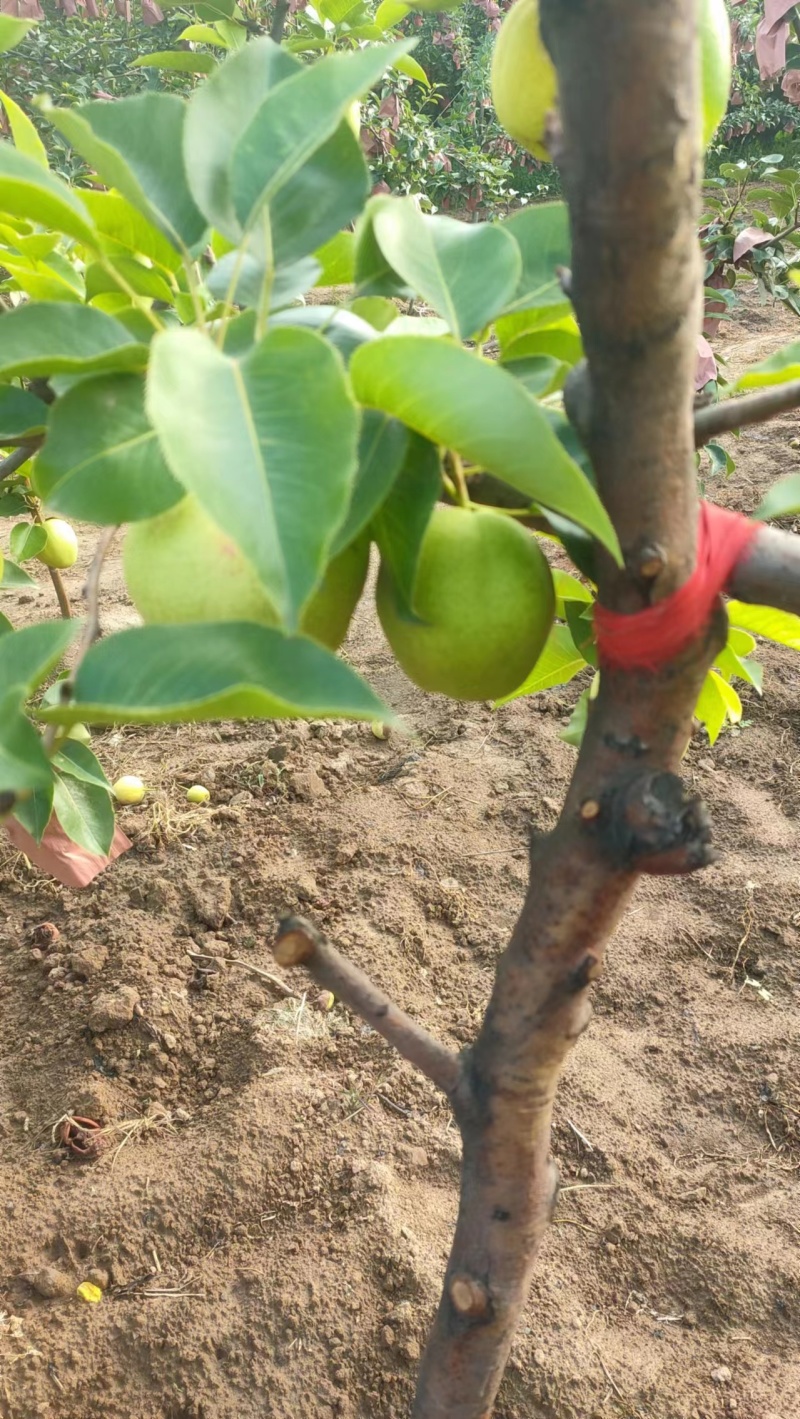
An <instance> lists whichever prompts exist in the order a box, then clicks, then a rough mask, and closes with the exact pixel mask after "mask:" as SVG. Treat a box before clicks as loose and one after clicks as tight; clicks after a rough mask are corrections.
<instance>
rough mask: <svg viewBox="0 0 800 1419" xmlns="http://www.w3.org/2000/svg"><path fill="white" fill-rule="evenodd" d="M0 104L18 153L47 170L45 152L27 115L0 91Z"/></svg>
mask: <svg viewBox="0 0 800 1419" xmlns="http://www.w3.org/2000/svg"><path fill="white" fill-rule="evenodd" d="M0 103H2V105H3V108H4V109H5V111H6V118H7V119H8V126H9V128H10V129H11V136H12V138H13V139H14V147H15V148H16V149H17V152H18V153H24V154H25V156H26V157H28V158H32V159H33V161H34V162H35V163H38V164H39V167H41V168H45V169H46V168H47V166H48V163H47V151H46V149H45V146H44V143H43V142H42V140H41V138H40V137H39V134H38V133H37V131H36V129H35V127H34V125H33V124H32V123H31V120H30V119H29V117H28V115H27V113H25V112H24V110H23V109H21V108H20V106H19V104H18V103H15V102H14V100H13V99H12V98H10V97H9V95H8V94H4V93H3V92H2V91H1V90H0Z"/></svg>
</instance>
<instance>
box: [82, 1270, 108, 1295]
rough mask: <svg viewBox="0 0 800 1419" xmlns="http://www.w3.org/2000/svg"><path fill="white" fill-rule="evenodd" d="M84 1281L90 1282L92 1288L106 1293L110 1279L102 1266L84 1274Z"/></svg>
mask: <svg viewBox="0 0 800 1419" xmlns="http://www.w3.org/2000/svg"><path fill="white" fill-rule="evenodd" d="M86 1280H87V1281H91V1283H92V1285H93V1286H98V1287H99V1288H100V1290H101V1291H107V1290H108V1288H109V1286H110V1284H111V1277H110V1276H109V1274H108V1272H107V1271H106V1269H105V1267H104V1266H93V1267H92V1269H91V1271H88V1272H87V1273H86Z"/></svg>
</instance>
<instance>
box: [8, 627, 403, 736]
mask: <svg viewBox="0 0 800 1419" xmlns="http://www.w3.org/2000/svg"><path fill="white" fill-rule="evenodd" d="M0 646H2V640H0ZM41 716H42V718H44V719H48V720H53V719H54V720H56V721H57V722H59V723H62V724H74V723H76V722H77V721H78V720H81V721H84V722H86V721H89V722H90V723H92V724H114V723H117V722H119V721H122V722H123V723H126V724H155V723H169V724H173V723H178V722H187V721H197V720H217V719H269V718H276V719H296V718H302V717H308V718H311V719H317V718H321V717H323V716H325V717H327V716H331V717H334V718H342V719H366V720H376V719H377V720H386V719H387V718H388V719H390V720H391V718H392V715H391V711H389V710H387V707H386V706H385V705H384V704H382V703H381V701H380V700H379V699H378V697H377V696H376V695H375V694H374V693H373V691H372V690H371V689H370V688H369V686H368V685H366V684H365V683H364V681H363V680H362V679H361V678H360V677H359V676H358V675H356V673H355V671H354V670H351V669H350V667H349V666H348V665H346V664H345V663H344V661H342V660H339V659H338V658H337V657H336V656H335V655H333V654H332V653H331V652H330V651H327V650H324V649H323V648H322V646H319V645H317V644H316V642H315V641H311V640H306V639H304V638H303V637H302V636H285V635H283V634H282V633H281V632H280V631H276V630H272V629H270V628H269V627H266V626H257V625H255V623H253V622H250V621H246V622H235V621H224V622H219V623H214V622H211V623H209V624H200V625H190V626H144V627H141V628H137V629H135V630H130V631H121V632H120V633H119V634H118V635H115V636H111V637H109V639H108V640H103V641H98V643H97V644H96V645H94V646H93V647H92V649H91V650H90V651H89V653H88V654H87V656H86V657H85V659H84V660H83V662H82V663H81V665H80V667H79V669H78V673H77V677H76V683H75V698H74V700H73V701H72V702H71V703H70V704H69V705H67V706H58V707H56V706H53V707H50V708H47V709H42V711H41Z"/></svg>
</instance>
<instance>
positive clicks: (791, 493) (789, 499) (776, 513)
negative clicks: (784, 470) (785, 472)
mask: <svg viewBox="0 0 800 1419" xmlns="http://www.w3.org/2000/svg"><path fill="white" fill-rule="evenodd" d="M798 512H800V473H790V474H789V477H788V478H781V480H780V482H779V483H773V485H772V487H771V488H770V489H769V492H767V493H765V495H764V497H763V498H762V499H761V502H760V503H759V505H758V507H757V508H756V510H755V513H754V514H753V516H754V517H757V518H758V519H759V520H760V521H761V522H767V521H769V519H770V518H777V517H793V516H794V515H795V513H798Z"/></svg>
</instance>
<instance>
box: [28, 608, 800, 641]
mask: <svg viewBox="0 0 800 1419" xmlns="http://www.w3.org/2000/svg"><path fill="white" fill-rule="evenodd" d="M727 611H728V619H729V620H730V622H731V625H732V626H739V627H741V629H742V630H744V631H752V633H753V635H756V636H763V637H764V639H765V640H768V641H776V642H777V644H778V645H788V646H789V648H790V649H791V650H800V616H793V615H792V613H791V611H776V609H775V607H774V606H750V605H748V604H747V602H745V601H729V602H728V604H727ZM0 645H2V642H0Z"/></svg>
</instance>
